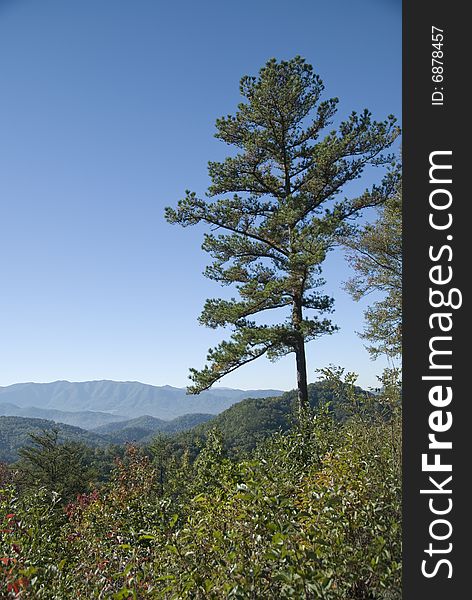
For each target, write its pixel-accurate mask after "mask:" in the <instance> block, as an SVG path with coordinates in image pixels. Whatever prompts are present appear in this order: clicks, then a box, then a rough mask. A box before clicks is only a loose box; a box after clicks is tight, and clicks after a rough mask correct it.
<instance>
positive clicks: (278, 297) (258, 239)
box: [166, 56, 399, 410]
mask: <svg viewBox="0 0 472 600" xmlns="http://www.w3.org/2000/svg"><path fill="white" fill-rule="evenodd" d="M323 89H324V86H323V83H322V81H321V79H320V78H319V76H318V75H316V74H315V73H314V72H313V68H312V66H311V65H309V64H307V63H306V62H305V60H304V59H302V58H300V57H299V56H297V57H295V58H294V59H292V60H290V61H281V62H277V61H276V60H275V59H271V60H269V61H268V62H267V63H266V65H265V66H264V67H263V68H262V69H261V70H260V72H259V76H258V77H250V76H245V77H243V78H242V79H241V83H240V91H241V95H242V96H243V97H244V99H245V101H244V102H242V103H241V104H239V105H238V110H237V112H236V114H235V115H234V116H231V115H228V116H227V117H223V118H221V119H218V120H217V121H216V128H217V133H216V137H217V138H219V139H221V140H223V141H224V142H226V143H227V144H229V145H231V146H233V147H234V148H236V150H237V151H236V153H234V155H232V156H230V157H228V158H226V160H224V161H223V162H210V163H209V174H210V177H211V181H212V183H211V185H210V187H209V189H208V192H207V194H206V196H207V197H206V198H199V197H198V196H197V195H196V193H195V192H191V191H188V190H187V192H186V195H185V198H184V199H183V200H180V201H179V202H178V205H177V208H176V209H173V208H169V207H168V208H166V218H167V220H168V221H169V222H170V223H179V224H180V225H182V226H184V227H187V226H189V225H196V224H197V223H205V224H207V225H209V226H210V233H207V234H205V238H204V242H203V246H202V247H203V249H204V250H205V251H206V252H208V253H209V254H210V255H211V256H212V258H213V262H212V263H211V264H210V265H209V266H208V267H207V269H206V271H205V275H206V276H207V277H209V278H210V279H213V280H215V281H218V282H220V283H221V284H222V285H231V284H234V285H235V286H236V290H237V292H238V294H239V298H232V299H231V300H225V299H209V300H207V301H206V303H205V306H204V308H203V312H202V314H201V316H200V319H199V320H200V322H201V323H202V324H203V325H206V326H208V327H212V328H217V327H228V326H229V327H230V328H231V329H232V333H231V337H230V339H229V340H228V341H223V342H221V344H219V345H218V346H217V347H215V348H213V349H210V350H209V352H208V357H207V360H208V364H207V365H206V366H205V367H204V368H203V369H202V370H200V371H199V370H196V369H191V375H190V377H191V379H192V380H193V385H192V386H191V387H190V388H189V392H190V393H197V394H198V393H199V392H201V391H203V390H205V389H208V388H209V387H211V386H212V385H213V384H214V383H215V382H216V381H218V380H219V379H221V378H222V377H224V376H225V375H227V374H228V373H231V372H232V371H234V370H235V369H237V368H239V367H241V366H242V365H245V364H247V363H249V362H251V361H253V360H255V359H257V358H258V357H260V356H263V355H266V356H267V357H268V358H269V359H277V358H278V357H280V356H283V355H286V354H288V353H291V352H294V353H295V356H296V366H297V383H298V401H299V409H300V410H304V408H305V407H306V406H307V404H308V390H307V368H306V358H305V344H306V343H307V342H309V341H310V340H313V339H315V338H317V337H318V336H321V335H323V334H329V333H332V332H333V331H335V329H336V326H335V325H333V324H332V322H331V321H330V320H329V319H328V318H326V317H325V316H323V314H324V313H329V312H331V311H332V305H333V299H332V298H330V297H328V296H326V295H323V294H321V293H320V291H319V288H320V287H321V286H322V285H323V283H324V281H323V280H322V279H321V278H320V272H321V264H322V263H323V261H324V259H325V257H326V254H327V251H328V250H329V249H330V248H331V247H332V245H333V243H334V240H335V239H336V238H337V237H339V235H341V234H342V233H343V232H345V231H346V230H347V229H348V228H349V224H348V223H349V221H350V219H352V218H354V217H355V216H357V215H359V213H360V212H361V211H362V210H363V209H365V208H367V207H371V206H377V205H378V204H380V203H381V202H382V201H383V200H384V198H385V197H386V195H389V194H388V190H386V189H385V188H386V187H388V186H391V185H392V183H391V180H390V179H389V178H386V179H384V180H383V182H382V183H381V184H380V185H379V186H374V187H373V188H372V189H370V190H367V191H366V192H365V193H364V194H362V195H361V196H360V197H356V198H354V199H348V198H344V199H342V200H339V199H336V196H338V195H339V193H340V192H341V191H342V190H343V188H344V186H345V185H346V184H347V183H348V182H350V181H352V180H354V179H357V178H358V177H360V175H361V174H362V172H363V170H364V168H365V167H366V166H367V165H383V164H386V163H388V162H389V161H390V160H391V156H389V155H385V154H384V150H385V149H386V148H388V147H389V146H390V145H391V144H392V142H393V141H394V139H395V138H396V137H397V135H398V134H399V130H398V128H397V127H396V124H395V123H396V121H395V118H394V117H393V116H389V117H388V118H387V119H386V120H385V121H382V122H376V121H373V120H372V117H371V114H370V112H369V111H368V110H365V111H364V112H362V113H361V114H357V113H355V112H353V113H352V114H351V115H350V116H349V118H348V119H347V120H345V121H343V122H341V123H340V125H339V126H338V127H337V128H336V129H333V130H331V131H327V128H328V126H329V125H330V124H331V121H332V118H333V116H334V115H335V113H336V106H337V103H338V100H337V98H331V99H329V100H324V101H322V100H321V94H322V92H323ZM284 308H285V309H286V318H285V320H283V321H282V322H280V323H278V324H276V325H273V324H270V325H269V324H263V323H261V319H260V318H257V317H256V315H259V313H265V312H266V311H274V310H275V309H279V310H276V311H275V312H276V313H277V314H278V312H279V311H280V309H284Z"/></svg>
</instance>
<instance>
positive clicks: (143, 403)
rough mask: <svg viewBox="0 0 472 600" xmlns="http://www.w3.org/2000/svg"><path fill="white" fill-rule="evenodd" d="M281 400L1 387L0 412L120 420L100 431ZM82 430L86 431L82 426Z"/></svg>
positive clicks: (86, 386) (64, 384)
mask: <svg viewBox="0 0 472 600" xmlns="http://www.w3.org/2000/svg"><path fill="white" fill-rule="evenodd" d="M282 394H283V392H282V391H281V390H273V389H268V390H237V389H230V388H214V389H210V390H207V391H205V392H202V393H201V394H200V395H198V396H189V395H187V394H186V391H185V389H184V388H175V387H172V386H169V385H165V386H153V385H149V384H144V383H140V382H136V381H109V380H103V381H84V382H70V381H54V382H51V383H16V384H13V385H10V386H7V387H0V410H1V407H2V405H4V406H5V405H7V404H9V405H14V406H15V407H18V408H20V409H27V408H28V407H31V408H34V409H42V410H48V411H51V410H52V411H65V412H67V413H73V412H75V413H78V412H87V411H91V412H95V413H100V412H101V413H108V414H110V415H113V417H117V416H118V417H119V419H116V418H111V419H110V420H108V421H106V419H105V421H102V423H97V424H96V425H94V427H97V426H99V425H101V424H105V423H106V422H111V421H115V420H124V419H132V418H136V417H140V416H143V415H150V416H152V417H156V418H158V419H163V420H171V419H175V418H176V417H180V416H183V415H188V414H194V413H199V414H212V415H216V414H219V413H220V412H222V411H224V410H226V409H227V408H229V407H230V406H232V405H233V404H235V403H236V402H240V401H241V400H244V399H246V398H266V397H274V396H280V395H282ZM0 414H1V413H0ZM23 416H43V417H46V418H53V419H54V420H56V419H55V417H54V416H52V415H50V416H46V414H45V413H43V415H39V414H37V415H32V414H25V413H24V415H23ZM89 416H90V415H89ZM69 422H71V421H70V420H69ZM75 423H77V425H79V424H80V421H74V424H75ZM80 426H82V427H83V426H84V425H83V422H82V425H80Z"/></svg>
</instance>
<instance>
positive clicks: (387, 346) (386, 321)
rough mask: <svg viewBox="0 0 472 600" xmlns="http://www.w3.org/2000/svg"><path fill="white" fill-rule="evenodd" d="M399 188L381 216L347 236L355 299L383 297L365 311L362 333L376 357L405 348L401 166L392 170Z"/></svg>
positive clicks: (348, 285) (351, 289) (349, 285)
mask: <svg viewBox="0 0 472 600" xmlns="http://www.w3.org/2000/svg"><path fill="white" fill-rule="evenodd" d="M392 177H394V178H395V182H396V183H395V188H394V190H393V193H392V195H391V196H389V197H387V198H386V199H385V203H384V204H383V205H382V206H381V207H379V209H378V213H379V214H378V218H377V219H376V221H374V222H373V223H368V224H367V225H365V226H364V227H363V228H361V229H360V230H359V231H357V232H356V233H354V234H353V235H351V236H348V237H347V238H345V240H344V243H345V244H346V246H347V247H348V249H349V262H350V264H351V266H352V267H353V268H354V270H355V272H356V276H355V277H353V278H351V279H350V280H349V281H348V282H347V283H346V288H347V290H348V291H349V292H350V293H351V295H352V297H353V298H354V299H355V300H360V299H361V298H362V297H364V296H366V295H367V294H370V293H371V292H376V291H377V292H381V293H382V294H383V298H382V299H380V300H376V301H375V302H373V303H372V304H371V305H370V306H369V307H368V308H367V310H366V311H365V313H364V316H365V320H366V325H365V328H364V331H363V332H362V333H361V334H360V335H361V337H362V338H363V339H365V340H367V341H368V342H369V345H368V346H367V349H368V351H369V352H370V354H371V355H372V357H373V358H375V357H377V356H379V355H380V354H386V355H387V356H390V357H396V356H399V355H400V354H401V348H402V189H401V177H400V169H399V168H398V169H396V170H395V171H394V172H392Z"/></svg>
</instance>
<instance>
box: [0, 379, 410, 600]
mask: <svg viewBox="0 0 472 600" xmlns="http://www.w3.org/2000/svg"><path fill="white" fill-rule="evenodd" d="M326 375H327V379H326V381H325V388H326V397H328V396H329V397H331V398H332V401H333V402H334V401H337V402H339V403H340V404H346V407H345V412H344V414H345V418H344V419H343V420H339V419H337V418H335V414H334V412H333V410H332V409H331V408H330V406H328V405H327V404H326V403H321V404H319V406H318V408H317V409H316V410H313V411H312V412H311V413H310V414H307V415H306V420H305V421H304V422H303V423H301V424H297V425H295V426H293V427H292V428H290V429H288V430H287V431H285V432H280V433H276V434H274V435H272V436H271V437H269V438H267V439H266V440H265V441H263V442H262V443H261V444H260V445H259V446H258V447H257V449H256V450H255V451H254V452H253V453H252V454H250V455H246V456H243V457H237V456H235V457H233V458H229V457H228V455H227V452H226V449H225V442H224V436H223V434H222V433H221V432H219V431H218V430H217V429H213V430H212V431H210V432H208V434H207V437H206V444H205V446H204V447H203V448H202V449H201V451H200V453H199V455H198V457H197V458H196V460H194V461H191V460H189V456H188V453H186V452H184V453H183V454H182V455H180V456H179V455H176V454H173V453H172V452H169V447H168V445H167V440H166V438H157V439H156V440H155V442H154V443H153V445H152V448H151V455H148V454H147V453H146V452H145V451H144V450H143V449H139V448H137V447H134V446H128V447H127V450H126V452H125V454H124V455H123V457H122V458H119V459H117V460H116V462H115V467H114V469H113V472H112V474H111V478H110V480H109V482H108V483H105V484H104V485H103V486H102V487H101V489H100V490H93V491H87V492H85V491H84V492H83V493H81V494H79V495H78V496H77V497H76V498H75V499H74V500H73V501H70V502H69V503H68V504H67V505H66V506H64V503H63V502H61V501H60V498H59V497H58V496H57V494H51V493H50V492H49V491H48V490H47V489H45V488H44V487H39V488H37V489H33V488H29V489H28V490H26V491H25V490H23V491H21V490H18V488H15V486H14V485H13V483H12V481H11V479H10V480H9V477H8V473H7V472H4V473H3V475H2V487H1V488H0V521H1V523H0V529H1V531H2V533H1V536H0V596H1V597H2V598H3V597H4V598H19V597H28V598H29V597H31V598H35V599H38V600H42V599H47V600H55V599H57V600H59V599H61V600H62V599H64V598H95V597H97V598H98V597H100V598H110V599H113V598H123V599H127V600H128V599H130V598H160V599H166V600H169V599H176V600H177V599H185V598H192V599H193V598H195V599H199V598H201V599H207V598H208V599H212V598H214V599H215V600H216V599H220V598H241V599H245V598H248V599H249V598H281V599H282V598H320V599H322V600H363V599H365V600H367V599H370V600H387V599H388V600H397V599H399V598H400V597H401V592H400V585H401V580H400V576H401V472H400V469H401V410H400V391H399V383H398V381H397V379H396V374H395V373H393V372H390V373H387V374H386V375H385V378H384V381H383V382H382V387H381V389H380V391H379V393H378V394H377V395H376V396H375V397H374V396H372V395H368V394H365V393H362V392H359V390H358V388H356V386H355V378H354V376H352V375H351V374H347V375H344V373H343V372H342V371H339V370H336V369H331V370H330V371H329V373H326ZM377 406H382V407H384V408H385V410H384V411H379V410H377V409H376V408H375V407H377ZM373 407H374V408H375V410H374V409H373ZM19 492H21V493H19Z"/></svg>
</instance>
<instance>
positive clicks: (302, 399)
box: [295, 336, 308, 420]
mask: <svg viewBox="0 0 472 600" xmlns="http://www.w3.org/2000/svg"><path fill="white" fill-rule="evenodd" d="M295 356H296V358H297V387H298V417H299V419H300V420H302V418H303V415H304V414H306V411H307V409H308V381H307V375H306V357H305V341H304V340H303V337H301V336H300V341H299V343H298V346H297V349H296V350H295Z"/></svg>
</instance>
